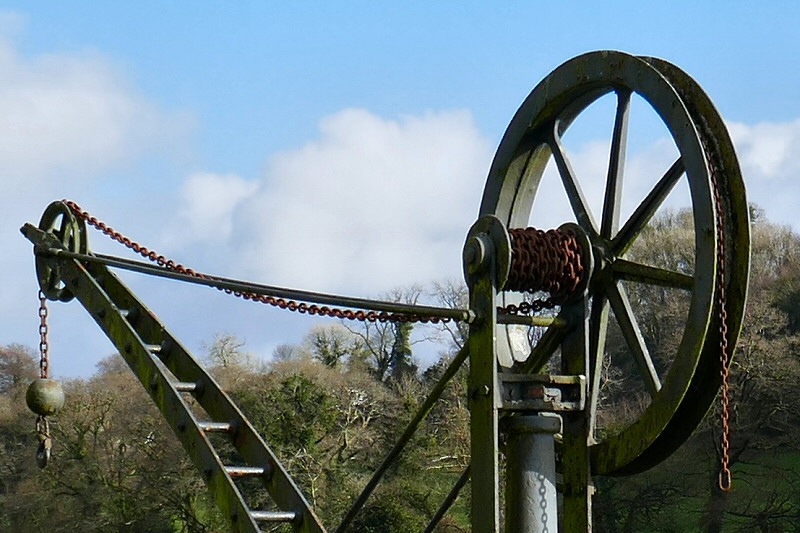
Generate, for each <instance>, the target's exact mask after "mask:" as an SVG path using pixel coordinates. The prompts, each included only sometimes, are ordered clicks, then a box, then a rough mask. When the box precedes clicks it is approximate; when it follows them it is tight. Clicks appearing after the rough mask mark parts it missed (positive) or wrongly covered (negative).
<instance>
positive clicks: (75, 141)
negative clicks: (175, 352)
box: [0, 12, 192, 374]
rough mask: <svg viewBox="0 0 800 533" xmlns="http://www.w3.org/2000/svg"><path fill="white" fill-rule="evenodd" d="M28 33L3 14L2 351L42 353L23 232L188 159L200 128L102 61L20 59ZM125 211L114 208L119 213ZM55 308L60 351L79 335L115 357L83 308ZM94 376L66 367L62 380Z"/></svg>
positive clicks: (20, 20) (94, 56) (84, 56)
mask: <svg viewBox="0 0 800 533" xmlns="http://www.w3.org/2000/svg"><path fill="white" fill-rule="evenodd" d="M24 29H25V16H24V15H20V14H17V13H13V12H0V197H2V199H3V205H4V207H3V209H2V210H0V248H2V249H3V250H4V253H3V254H2V258H1V259H0V277H2V279H4V280H7V283H6V284H5V288H4V289H3V297H2V298H0V316H2V317H3V319H2V321H0V322H1V323H0V344H4V343H7V342H21V343H24V344H28V345H30V346H35V345H36V342H38V335H37V332H36V328H35V327H34V326H33V324H34V319H35V313H36V291H37V285H36V276H35V273H34V269H33V258H32V256H33V254H32V251H31V247H30V244H29V243H28V242H27V241H25V239H23V238H22V236H21V235H20V234H19V232H18V228H19V227H20V226H21V225H22V224H23V222H25V221H30V222H34V223H35V222H36V221H37V220H38V217H39V215H40V213H41V212H42V211H43V210H44V208H45V207H46V206H47V203H48V202H50V201H51V200H54V199H58V198H63V197H64V196H69V197H72V198H76V199H81V198H85V197H87V196H94V195H95V194H96V192H95V189H96V188H95V186H96V185H98V182H99V178H100V177H101V176H110V175H112V171H113V170H118V169H123V170H124V169H125V168H126V165H128V164H131V163H135V162H137V161H139V160H140V159H141V158H146V157H150V156H152V155H153V154H154V153H158V154H167V151H168V150H175V148H176V147H178V148H180V149H184V148H185V138H186V134H187V132H188V129H189V128H191V127H192V121H191V120H190V119H189V117H188V115H187V114H185V113H183V112H178V113H173V112H167V111H165V110H163V109H161V108H160V107H159V106H158V105H157V104H155V103H153V102H152V101H150V100H149V99H148V98H147V97H145V96H144V95H142V94H140V93H139V92H138V91H137V90H136V88H135V87H133V86H131V84H130V83H129V82H128V81H127V80H126V78H125V76H124V75H123V74H122V73H121V72H120V71H119V69H118V67H117V66H116V65H115V64H114V63H112V62H111V61H110V60H109V59H107V58H106V57H104V56H103V55H102V54H100V53H98V52H93V51H80V52H52V53H47V54H40V55H34V56H28V55H24V54H21V53H20V52H19V51H18V47H17V46H16V42H15V39H18V38H22V37H24ZM105 181H106V182H107V190H112V191H113V190H114V189H115V185H114V182H113V178H111V179H108V180H105ZM126 185H127V186H128V189H129V190H130V189H131V188H133V189H135V185H134V186H133V187H131V186H130V185H131V184H130V183H127V184H126ZM103 186H104V187H106V184H105V183H104V184H103ZM121 201H123V200H117V199H112V200H111V203H112V204H113V203H114V202H117V203H119V202H121ZM129 201H130V200H129ZM86 207H92V206H86ZM106 208H107V206H106ZM53 307H54V309H53V311H52V314H53V315H54V316H59V315H62V313H63V314H65V315H68V317H69V318H65V319H64V320H63V321H60V323H59V325H58V326H57V327H55V328H54V329H53V336H54V340H55V342H57V341H58V336H59V335H66V334H69V333H68V332H70V331H74V332H75V335H77V336H80V337H81V339H82V340H83V342H84V346H83V348H84V349H86V350H94V351H96V353H97V356H98V357H100V356H102V355H105V354H106V353H108V352H110V351H111V349H112V348H111V347H110V345H109V344H108V342H107V341H106V340H105V339H104V338H103V336H102V333H101V332H100V331H99V330H97V328H96V327H94V326H93V325H92V327H91V331H92V334H93V335H94V336H92V335H90V334H86V330H85V326H83V328H84V329H81V328H80V327H78V326H76V324H79V323H84V322H90V320H87V318H88V317H86V316H84V315H85V313H84V312H83V311H82V309H79V307H78V306H77V305H74V306H55V305H54V306H53ZM64 307H66V308H68V309H64V310H62V308H64ZM55 308H58V309H55ZM71 364H72V365H75V364H76V362H75V361H72V362H71ZM89 364H91V363H89ZM66 366H69V365H66ZM90 370H91V368H88V369H87V368H80V369H76V368H74V367H73V368H71V369H70V368H65V366H64V365H62V366H60V368H59V369H58V370H56V372H67V373H84V374H85V373H87V372H88V371H90Z"/></svg>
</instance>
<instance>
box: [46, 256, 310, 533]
mask: <svg viewBox="0 0 800 533" xmlns="http://www.w3.org/2000/svg"><path fill="white" fill-rule="evenodd" d="M60 263H61V264H60V267H61V268H62V277H63V279H64V280H65V282H66V283H67V286H68V288H69V289H70V290H71V291H72V292H73V293H74V294H75V296H76V298H77V299H78V300H79V301H80V302H81V304H82V305H83V306H84V307H85V308H86V310H87V311H88V312H89V314H90V315H91V316H92V318H94V320H95V321H96V322H97V323H98V325H99V326H100V327H101V328H102V329H103V331H104V332H105V333H106V335H107V336H108V337H109V339H110V340H111V341H112V342H113V343H114V345H115V346H116V347H117V348H118V349H119V351H120V354H121V355H122V357H123V358H124V359H125V361H126V362H127V363H128V365H129V366H130V367H131V369H132V370H133V372H134V374H136V376H137V378H138V379H139V381H141V383H142V385H143V386H144V387H145V389H146V390H147V392H148V394H149V395H150V397H151V398H152V399H153V401H154V402H155V403H156V405H157V407H158V409H159V410H160V411H161V413H162V414H163V416H164V417H165V418H166V420H167V422H168V423H169V425H170V427H172V429H173V431H174V432H175V434H176V435H177V436H178V438H179V440H180V441H181V443H182V444H183V446H184V448H185V449H186V451H187V453H188V454H189V456H190V457H191V459H192V461H193V462H194V464H195V466H196V467H197V468H198V470H200V471H201V472H202V473H203V477H204V479H205V480H206V483H207V485H208V487H209V490H210V491H211V492H212V494H213V495H214V497H215V499H216V501H217V504H218V505H219V506H220V508H221V509H222V510H223V513H224V515H225V516H226V518H227V519H228V521H229V523H230V525H231V526H232V528H233V530H235V531H238V532H242V533H244V532H253V531H261V529H260V527H259V525H258V523H259V522H287V523H291V525H292V526H293V528H294V531H295V532H297V533H325V529H324V527H323V526H322V525H321V523H320V521H319V519H318V517H317V516H316V514H315V513H314V511H313V510H312V509H311V506H310V505H309V504H308V502H307V501H306V499H305V498H304V497H303V495H302V493H301V492H300V490H299V488H298V487H297V486H296V485H295V483H294V481H293V480H292V479H291V477H290V476H289V474H288V473H287V472H286V470H285V469H284V468H283V465H282V464H281V463H280V461H279V460H278V458H277V457H276V456H275V454H274V453H273V452H272V450H270V448H269V447H268V446H267V444H266V443H265V442H264V440H263V439H262V438H261V436H260V435H259V434H258V433H257V432H256V431H255V429H254V428H253V426H252V425H251V424H250V422H249V421H248V420H247V419H246V418H245V417H244V415H243V414H242V412H241V411H240V410H239V409H238V408H237V407H236V405H235V404H234V403H233V402H232V401H231V399H230V398H229V397H228V395H227V394H226V393H225V392H224V391H222V389H221V388H220V387H219V385H218V384H217V383H216V381H215V380H214V379H213V378H212V377H211V376H210V375H209V374H208V373H207V372H206V371H205V370H203V368H202V367H201V365H200V364H199V363H198V362H197V360H196V359H195V358H194V357H192V356H191V354H190V353H189V352H188V351H187V350H186V349H185V348H184V347H183V346H182V345H181V344H180V342H178V341H177V339H175V338H174V337H173V336H172V335H171V334H170V333H169V332H168V331H167V330H166V328H165V327H164V326H163V324H162V323H161V322H160V321H159V320H158V318H157V317H156V316H155V314H153V313H152V312H151V311H150V310H149V309H148V308H147V307H146V306H145V305H144V304H143V303H142V302H141V301H139V300H138V299H137V298H136V297H135V296H134V295H133V293H132V292H131V291H130V290H129V289H128V288H127V287H126V286H125V285H124V284H123V283H122V282H121V281H120V280H119V278H117V276H116V275H114V273H113V272H111V271H110V270H108V268H106V267H105V266H104V265H101V264H90V265H86V266H84V265H83V264H81V263H80V262H78V261H77V260H72V259H67V260H60ZM165 369H168V370H169V371H170V372H171V373H172V374H173V375H174V376H175V378H176V379H177V381H175V380H172V379H171V378H170V376H168V375H167V374H166V373H165V372H164V370H165ZM185 393H191V394H192V396H193V397H194V398H195V399H196V401H197V402H198V403H199V404H200V406H202V407H203V409H204V410H205V411H206V412H207V413H208V414H209V416H211V418H212V420H211V421H201V420H198V419H197V418H196V417H195V415H194V413H193V412H192V410H191V408H190V407H189V405H188V404H187V402H186V401H185V400H184V399H183V397H182V394H185ZM208 431H225V432H226V433H228V434H229V436H230V437H231V441H232V444H233V446H234V448H235V449H236V450H237V452H238V453H239V454H240V455H241V456H242V458H243V459H244V460H245V461H246V463H247V464H246V465H238V466H237V465H224V464H223V463H222V462H221V460H220V458H219V456H218V454H217V453H216V451H215V449H214V447H213V445H212V443H211V441H210V440H209V438H208V436H207V432H208ZM240 476H257V477H260V479H261V480H262V482H263V484H264V486H265V487H266V489H267V492H268V494H269V495H270V497H271V498H272V499H273V501H274V503H275V504H276V505H277V507H278V508H279V509H281V511H279V512H271V511H258V510H251V509H250V508H249V506H248V504H247V502H246V500H245V498H244V496H243V495H242V493H241V491H240V490H239V487H237V485H236V484H235V482H234V477H240Z"/></svg>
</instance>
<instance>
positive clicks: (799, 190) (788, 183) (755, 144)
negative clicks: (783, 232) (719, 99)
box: [728, 119, 800, 231]
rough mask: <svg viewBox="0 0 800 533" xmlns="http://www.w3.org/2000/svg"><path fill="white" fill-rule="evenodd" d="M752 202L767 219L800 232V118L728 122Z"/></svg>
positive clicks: (749, 198)
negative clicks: (745, 122) (799, 208)
mask: <svg viewBox="0 0 800 533" xmlns="http://www.w3.org/2000/svg"><path fill="white" fill-rule="evenodd" d="M728 129H729V131H730V133H731V137H732V139H733V142H734V145H735V146H736V151H737V154H738V156H739V163H740V165H741V167H742V174H743V176H744V180H745V185H746V186H747V191H748V200H749V201H750V202H753V203H756V204H758V205H759V206H760V207H762V208H763V209H764V210H765V212H766V215H767V217H768V218H769V219H770V220H772V221H774V222H778V223H781V224H787V225H791V226H792V227H793V228H794V229H795V230H796V231H800V218H798V210H797V204H798V201H800V182H799V181H798V180H799V179H800V119H795V120H791V121H787V122H760V123H758V124H754V125H749V124H742V123H738V122H730V123H728Z"/></svg>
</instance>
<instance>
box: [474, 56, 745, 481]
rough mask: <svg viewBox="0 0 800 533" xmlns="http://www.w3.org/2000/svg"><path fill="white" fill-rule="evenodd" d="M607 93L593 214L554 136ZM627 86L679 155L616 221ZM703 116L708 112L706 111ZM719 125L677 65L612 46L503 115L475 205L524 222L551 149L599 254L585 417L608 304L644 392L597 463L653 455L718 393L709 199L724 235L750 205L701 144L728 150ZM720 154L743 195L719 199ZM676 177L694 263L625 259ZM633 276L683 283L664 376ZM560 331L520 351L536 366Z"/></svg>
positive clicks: (735, 280) (595, 386)
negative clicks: (684, 192) (601, 174)
mask: <svg viewBox="0 0 800 533" xmlns="http://www.w3.org/2000/svg"><path fill="white" fill-rule="evenodd" d="M673 69H674V70H673ZM609 93H615V94H616V97H617V105H616V113H615V117H614V124H613V134H612V139H611V151H610V152H611V153H610V157H609V161H610V163H609V166H608V171H607V174H606V176H605V180H606V181H605V185H606V187H605V196H604V201H603V209H602V214H601V217H600V218H599V219H597V220H595V219H594V217H593V215H592V213H591V211H590V209H589V208H588V204H587V201H586V198H585V196H584V194H583V192H582V189H581V186H580V183H581V181H580V180H579V179H578V177H577V176H576V174H575V172H574V170H573V169H572V167H571V164H570V160H569V157H568V155H567V153H566V151H565V149H564V147H563V144H562V136H563V134H564V133H566V132H567V131H568V129H569V127H570V125H571V124H572V123H573V121H574V120H575V119H576V118H577V117H578V116H579V115H580V114H581V113H582V112H583V111H585V110H586V108H587V107H588V106H590V105H591V104H592V103H593V102H595V101H597V100H598V99H599V98H601V97H602V96H604V95H606V94H609ZM632 95H637V96H638V97H641V98H642V99H643V100H644V101H646V102H647V104H648V105H649V106H650V108H651V109H652V110H653V111H655V112H656V113H657V114H658V115H659V116H660V118H661V119H662V121H663V123H664V125H665V126H666V127H667V129H668V130H669V133H670V135H671V137H672V141H673V142H674V144H675V147H676V148H677V149H678V153H679V157H678V159H677V160H676V161H675V162H674V163H673V165H672V166H671V167H670V168H669V169H668V170H666V171H665V172H664V173H663V175H662V177H661V179H660V180H659V181H658V183H657V184H656V186H655V187H654V188H653V190H652V191H651V192H650V194H649V195H648V196H646V197H645V200H644V201H643V202H642V203H641V204H640V205H639V207H637V209H635V210H634V212H633V214H632V215H631V217H630V218H629V219H628V220H627V221H622V220H620V202H621V199H620V198H621V196H620V192H619V191H620V187H621V183H622V180H623V177H624V172H623V171H622V169H623V167H624V164H623V163H624V158H625V147H626V144H627V129H628V128H627V122H628V118H627V117H628V113H629V110H630V102H631V97H632ZM706 117H710V118H708V120H706ZM700 122H703V123H704V125H703V126H702V128H701V127H700V126H698V124H699V123H700ZM708 124H710V126H709V125H708ZM701 129H702V130H703V131H702V132H700V131H699V130H701ZM720 129H721V130H722V131H724V126H722V121H721V119H719V116H718V115H717V114H716V111H714V110H713V106H711V105H710V100H708V98H707V97H706V96H705V95H704V93H702V90H700V88H699V87H698V86H697V84H696V83H694V82H693V81H692V80H691V78H689V77H688V76H687V75H685V74H683V73H682V72H681V71H679V70H678V69H677V68H676V67H673V66H671V65H669V64H666V63H663V62H659V61H658V60H645V59H643V58H637V57H634V56H630V55H628V54H624V53H620V52H593V53H589V54H585V55H583V56H579V57H577V58H575V59H572V60H570V61H568V62H567V63H565V64H564V65H562V66H561V67H559V68H557V69H556V70H555V71H553V72H552V73H551V74H550V75H549V76H547V77H546V78H545V79H544V80H543V81H542V82H541V83H540V84H539V85H538V86H537V87H536V88H535V89H534V90H533V91H532V92H531V94H530V95H529V97H528V98H527V99H526V100H525V102H524V103H523V104H522V106H521V107H520V109H519V111H518V112H517V114H516V115H515V117H514V118H513V120H512V122H511V124H510V125H509V127H508V130H507V131H506V134H505V136H504V138H503V141H502V142H501V144H500V147H499V148H498V151H497V155H496V156H495V160H494V162H493V164H492V168H491V170H490V173H489V178H488V180H487V184H486V189H485V191H484V196H483V201H482V204H481V215H485V214H494V215H495V216H497V217H498V218H500V220H501V221H503V223H505V224H506V225H507V226H509V227H522V226H526V225H528V220H529V217H530V214H531V209H532V206H533V200H534V198H535V196H536V194H537V191H538V189H539V185H540V181H541V179H542V177H543V174H544V169H545V166H546V164H547V162H548V160H550V158H552V159H553V161H554V162H555V166H556V167H557V170H558V174H559V176H560V178H561V184H562V187H563V190H564V191H565V192H566V195H567V198H568V200H569V204H570V206H571V208H572V211H573V214H574V217H575V219H576V221H577V223H578V224H579V225H580V226H581V228H583V230H584V231H585V232H586V234H587V235H588V237H589V240H590V241H591V243H592V248H593V253H594V255H595V264H597V265H598V266H597V268H596V270H595V274H594V276H593V279H592V282H591V288H590V290H589V292H588V294H587V298H589V299H590V304H591V311H590V330H589V335H590V359H591V361H592V362H591V366H592V376H590V380H589V381H590V383H591V384H592V385H591V387H590V389H591V390H590V398H591V400H590V402H591V406H592V407H591V409H590V412H591V414H592V424H591V425H592V428H594V413H595V410H594V406H596V402H597V398H598V396H599V383H600V381H599V375H600V371H599V370H600V368H601V365H602V361H603V350H604V348H603V346H604V341H603V339H604V337H605V332H606V330H607V329H608V322H609V316H608V314H609V308H611V309H612V310H613V313H614V316H615V317H616V321H617V323H618V324H619V328H620V330H621V331H622V336H623V337H624V339H625V342H626V344H627V345H628V348H629V349H630V352H631V354H632V356H633V358H634V361H635V362H636V363H637V367H638V369H639V372H640V373H641V374H642V376H643V377H644V381H645V383H647V385H648V389H649V391H650V404H649V406H648V407H647V408H646V409H645V410H644V411H643V412H642V413H641V416H640V417H639V418H638V419H637V420H636V421H634V422H633V423H632V424H630V425H629V426H628V427H626V428H624V429H622V430H621V431H619V432H618V433H616V434H612V435H608V436H605V437H603V438H602V439H600V440H599V441H598V442H596V443H594V444H593V445H592V447H591V454H592V469H593V473H595V474H609V473H622V472H632V471H638V470H642V469H646V468H648V467H649V466H652V465H653V464H655V463H656V462H658V461H660V460H661V459H663V458H664V457H666V455H669V453H671V451H673V450H674V448H676V447H677V446H678V445H680V443H682V442H683V440H685V438H686V437H688V435H689V433H691V430H692V429H694V427H695V425H696V423H698V422H699V420H700V418H702V415H703V414H704V413H705V412H706V410H707V408H708V406H709V405H710V402H711V401H713V397H714V395H715V394H716V389H717V386H718V378H717V380H716V381H713V378H714V376H713V373H714V371H715V370H716V372H717V373H718V372H719V360H718V357H719V356H718V354H715V347H718V346H719V334H718V333H716V334H715V328H718V322H716V321H715V319H714V316H715V311H716V312H717V314H718V309H717V306H716V301H717V294H716V292H717V291H716V285H715V283H716V272H717V264H716V261H717V260H718V258H717V257H716V242H717V240H716V239H717V234H716V230H717V228H716V225H715V218H714V216H715V210H716V209H722V210H723V211H725V216H724V218H725V220H726V221H731V222H733V223H732V224H731V226H736V227H737V228H738V230H732V229H731V228H728V227H727V226H728V224H726V227H725V228H721V230H722V231H723V232H725V233H726V236H728V238H729V239H731V240H729V241H728V242H733V239H734V238H737V239H741V233H742V231H741V228H746V227H747V223H746V217H747V206H746V201H745V200H744V189H743V186H741V176H740V175H739V173H738V165H736V163H735V156H733V157H732V160H731V157H727V158H726V157H725V156H715V155H713V154H710V153H707V146H708V144H709V139H712V137H713V139H712V140H713V142H714V146H715V147H716V148H717V150H715V151H718V152H721V153H728V154H730V155H732V154H733V150H732V146H731V145H730V139H729V138H728V137H727V133H725V134H724V135H722V134H720V132H719V131H717V130H720ZM703 136H705V137H703ZM720 146H722V148H721V149H719V147H720ZM722 159H725V161H724V166H725V170H726V174H725V180H726V188H727V190H728V191H736V192H740V193H741V194H740V195H739V198H738V200H736V199H734V200H732V201H728V202H723V203H722V204H720V205H717V202H716V201H715V195H714V191H713V190H712V185H711V180H710V174H709V163H710V162H712V163H714V164H722V163H723V162H722ZM681 180H684V181H686V182H687V183H688V186H689V191H690V196H691V206H692V220H693V224H694V273H693V276H691V277H690V276H686V275H683V274H680V273H676V272H673V271H669V270H666V269H653V268H646V265H641V264H637V263H633V262H629V261H627V259H626V254H627V252H628V250H629V248H630V247H631V245H632V244H633V243H634V242H635V241H636V238H637V236H638V235H639V232H640V231H641V230H642V229H643V228H644V227H645V226H646V225H647V223H648V222H649V221H650V219H651V217H652V216H653V215H654V214H655V212H656V210H657V209H658V208H659V207H660V206H661V205H662V203H663V201H664V198H666V197H667V196H668V195H669V192H670V191H671V190H672V187H674V186H675V184H676V183H677V182H678V181H681ZM731 184H732V185H731ZM742 211H743V212H744V215H742V214H741V213H742ZM743 217H744V221H743V220H742V218H743ZM728 233H731V235H727V234H728ZM745 233H746V231H745ZM748 242H749V241H748ZM748 256H749V252H748V249H747V247H744V246H743V247H741V249H739V247H737V249H736V250H734V251H733V252H732V253H731V255H730V256H728V257H727V258H725V260H726V264H733V265H736V264H737V263H741V264H743V265H746V264H747V263H748V261H747V257H748ZM733 271H735V274H734V276H733V277H732V280H731V281H729V283H728V286H731V285H733V286H734V287H732V288H733V289H734V290H733V292H734V293H735V294H736V296H735V297H734V298H732V301H730V302H729V305H728V306H727V307H728V308H729V317H730V321H731V324H730V325H729V327H730V329H731V330H733V331H735V332H738V330H739V327H740V323H741V315H742V309H743V306H744V291H745V289H746V278H747V268H746V267H744V271H742V268H741V265H738V266H731V267H730V268H728V272H733ZM632 279H633V280H637V281H639V282H645V283H649V284H653V285H663V286H666V287H671V288H674V289H680V290H687V289H688V290H690V294H691V297H690V303H689V306H688V307H689V308H688V312H687V314H686V323H685V328H684V332H683V335H682V338H681V341H680V344H679V346H678V349H677V352H676V354H675V357H674V359H673V361H672V363H671V366H670V367H669V369H668V371H667V372H666V375H665V376H662V375H659V373H658V372H657V371H656V369H655V367H654V365H653V361H652V358H651V357H650V355H649V352H648V348H647V346H646V345H645V343H644V341H643V340H642V336H641V333H640V332H639V329H638V326H637V321H636V316H635V314H634V312H633V310H632V308H631V305H630V303H629V301H628V297H627V294H626V291H625V288H624V286H623V281H628V280H632ZM503 298H504V299H506V301H508V300H513V299H514V298H515V296H514V295H503ZM561 335H563V333H559V332H557V331H555V330H549V331H548V332H547V333H546V334H545V337H544V338H543V339H542V340H541V341H540V342H539V343H538V344H537V346H536V347H535V348H534V350H533V353H532V354H531V356H530V358H529V362H532V364H533V366H541V363H544V362H545V361H546V360H547V359H548V358H549V357H550V356H551V355H552V354H553V353H554V351H555V350H556V349H557V347H558V345H559V344H560V340H561ZM498 336H499V339H498V341H499V343H501V344H502V343H504V342H508V343H509V344H511V340H510V339H509V337H508V333H507V331H505V330H501V331H499V332H498ZM731 345H733V344H731ZM715 363H716V365H715ZM529 366H530V365H529ZM708 380H711V381H712V382H713V387H709V386H707V384H706V381H708ZM709 388H711V389H713V394H711V393H709V392H708V389H709ZM698 390H700V391H701V392H698ZM677 415H681V417H679V416H677ZM684 417H685V418H684ZM679 419H681V420H686V421H688V422H689V424H690V425H691V427H690V429H689V430H688V431H687V429H686V427H685V425H684V424H683V422H679V421H678V420H679Z"/></svg>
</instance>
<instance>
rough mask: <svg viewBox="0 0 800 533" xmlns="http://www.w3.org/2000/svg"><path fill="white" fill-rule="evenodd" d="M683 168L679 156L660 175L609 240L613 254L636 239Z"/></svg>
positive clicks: (676, 180) (623, 251)
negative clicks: (611, 239) (628, 217)
mask: <svg viewBox="0 0 800 533" xmlns="http://www.w3.org/2000/svg"><path fill="white" fill-rule="evenodd" d="M685 170H686V169H685V167H684V165H683V159H682V158H680V157H679V158H678V159H677V160H676V161H675V162H674V163H673V164H672V166H671V167H669V170H667V172H666V173H665V174H664V175H663V176H662V177H661V179H660V180H659V181H658V183H657V184H656V186H655V188H653V190H652V191H650V194H648V195H647V198H645V199H644V201H643V202H642V203H641V204H640V205H639V207H637V208H636V211H634V212H633V214H632V215H631V218H630V219H628V221H627V222H626V223H625V226H623V228H622V229H621V230H620V231H619V233H618V234H617V236H616V237H614V240H613V241H611V249H612V251H613V252H614V254H615V255H617V256H620V255H622V254H624V253H625V252H626V251H627V250H628V248H630V247H631V245H632V244H633V241H634V240H636V237H637V236H638V235H639V233H641V231H642V229H644V227H645V226H646V225H647V223H648V222H650V219H651V218H653V215H655V213H656V211H658V208H659V207H661V204H662V203H664V200H665V199H666V197H667V196H668V195H669V193H670V192H671V191H672V188H673V187H675V184H676V183H677V182H678V179H679V178H680V177H681V176H682V175H683V173H684V171H685Z"/></svg>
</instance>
